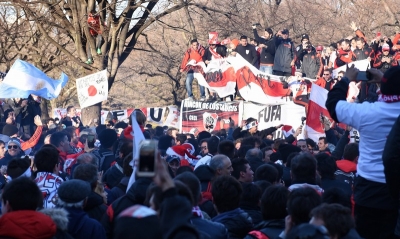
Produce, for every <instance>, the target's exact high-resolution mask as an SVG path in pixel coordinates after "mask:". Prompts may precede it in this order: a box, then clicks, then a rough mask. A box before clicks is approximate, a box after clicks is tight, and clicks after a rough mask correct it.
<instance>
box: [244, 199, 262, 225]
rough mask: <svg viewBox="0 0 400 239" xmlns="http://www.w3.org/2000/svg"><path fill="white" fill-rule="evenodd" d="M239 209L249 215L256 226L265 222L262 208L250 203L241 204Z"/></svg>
mask: <svg viewBox="0 0 400 239" xmlns="http://www.w3.org/2000/svg"><path fill="white" fill-rule="evenodd" d="M239 207H240V209H242V210H243V211H245V212H247V214H249V216H250V217H251V219H252V221H253V224H254V225H257V224H258V223H260V222H261V221H262V220H263V217H262V214H261V208H260V207H259V206H258V205H255V204H252V203H250V202H240V205H239Z"/></svg>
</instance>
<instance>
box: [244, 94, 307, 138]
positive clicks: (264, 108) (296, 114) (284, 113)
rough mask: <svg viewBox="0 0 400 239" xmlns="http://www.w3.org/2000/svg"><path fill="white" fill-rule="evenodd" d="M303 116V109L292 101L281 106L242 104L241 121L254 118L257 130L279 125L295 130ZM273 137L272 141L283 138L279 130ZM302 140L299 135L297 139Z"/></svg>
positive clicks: (304, 114) (301, 136)
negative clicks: (256, 122) (288, 126)
mask: <svg viewBox="0 0 400 239" xmlns="http://www.w3.org/2000/svg"><path fill="white" fill-rule="evenodd" d="M305 116H306V113H305V110H304V107H303V106H300V105H296V104H295V103H293V102H292V101H288V102H287V103H286V104H282V105H261V104H254V103H250V102H244V107H243V119H244V120H245V119H248V118H250V117H252V118H255V119H256V120H257V121H258V130H263V129H267V128H269V127H274V126H278V125H280V124H284V125H290V126H292V127H293V129H294V130H296V129H297V128H298V127H299V126H300V125H301V123H302V122H301V118H302V117H305ZM304 124H305V122H304ZM303 128H304V127H303ZM273 136H274V139H276V138H284V137H283V135H282V131H281V129H279V130H277V131H275V132H274V134H273ZM302 138H304V137H303V135H299V137H298V139H302Z"/></svg>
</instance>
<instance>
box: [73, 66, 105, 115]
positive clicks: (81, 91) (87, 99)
mask: <svg viewBox="0 0 400 239" xmlns="http://www.w3.org/2000/svg"><path fill="white" fill-rule="evenodd" d="M76 89H77V92H78V99H79V105H80V106H81V108H86V107H88V106H91V105H94V104H97V103H99V102H103V101H105V100H107V97H108V79H107V70H103V71H100V72H97V73H95V74H91V75H88V76H85V77H82V78H79V79H77V80H76Z"/></svg>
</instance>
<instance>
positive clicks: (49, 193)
mask: <svg viewBox="0 0 400 239" xmlns="http://www.w3.org/2000/svg"><path fill="white" fill-rule="evenodd" d="M58 157H59V155H58V151H57V149H56V148H55V147H54V146H52V145H47V146H43V147H42V148H41V149H40V150H39V151H38V152H37V153H36V154H35V160H34V163H35V167H36V169H37V174H36V178H35V182H36V184H37V186H38V187H39V189H40V191H41V192H42V194H43V207H44V208H54V207H55V206H56V205H55V199H56V195H57V190H58V188H59V187H60V185H61V184H62V183H63V182H64V180H63V179H62V178H61V177H59V176H58V163H59V158H58Z"/></svg>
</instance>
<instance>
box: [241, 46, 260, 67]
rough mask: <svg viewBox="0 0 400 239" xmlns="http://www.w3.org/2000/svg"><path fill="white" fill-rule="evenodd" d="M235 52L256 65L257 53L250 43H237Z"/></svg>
mask: <svg viewBox="0 0 400 239" xmlns="http://www.w3.org/2000/svg"><path fill="white" fill-rule="evenodd" d="M236 52H237V53H239V54H240V55H241V56H242V57H243V58H244V59H246V61H248V62H249V63H250V64H252V65H253V66H256V64H257V62H258V55H257V51H256V47H255V46H253V45H251V44H247V45H246V46H242V45H238V46H237V47H236Z"/></svg>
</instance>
